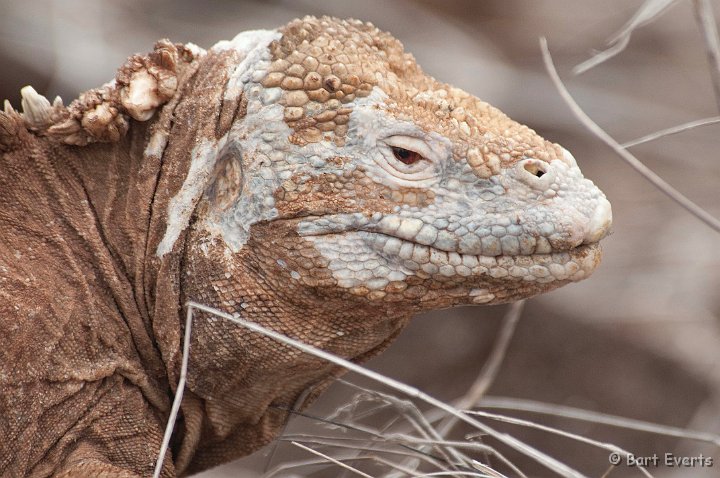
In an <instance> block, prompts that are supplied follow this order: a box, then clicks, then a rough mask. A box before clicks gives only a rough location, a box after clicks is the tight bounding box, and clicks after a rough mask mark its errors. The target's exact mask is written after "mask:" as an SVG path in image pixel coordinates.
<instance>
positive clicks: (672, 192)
mask: <svg viewBox="0 0 720 478" xmlns="http://www.w3.org/2000/svg"><path fill="white" fill-rule="evenodd" d="M540 48H541V50H542V55H543V60H544V61H545V67H546V68H547V71H548V73H549V74H550V77H551V78H552V80H553V82H554V83H555V87H556V88H557V90H558V92H559V93H560V95H561V96H562V98H563V99H564V100H565V102H566V103H567V105H568V106H569V107H570V109H571V110H572V112H573V114H574V115H575V117H577V118H578V120H580V122H581V123H582V124H583V125H584V126H585V127H586V128H588V129H589V130H590V132H592V133H593V134H594V135H595V136H597V137H598V138H599V139H600V140H602V141H603V142H604V143H605V144H607V145H608V146H610V147H611V148H612V149H613V150H614V151H615V152H616V153H617V154H618V155H619V156H620V157H621V158H622V159H623V160H625V162H626V163H628V164H629V165H630V166H631V167H632V168H633V169H635V170H636V171H637V172H638V173H640V174H641V175H642V176H643V177H644V178H645V179H647V180H648V181H649V182H650V183H651V184H652V185H654V186H655V187H656V188H658V189H659V190H660V191H662V192H663V193H665V194H666V195H667V196H668V197H670V198H671V199H672V200H673V201H675V202H676V203H678V204H679V205H680V206H682V207H683V208H685V209H686V210H687V211H688V212H690V213H691V214H692V215H693V216H695V217H697V218H698V219H700V220H701V221H702V222H704V223H705V224H707V225H708V226H710V227H711V228H712V229H714V230H715V231H716V232H720V220H718V219H717V218H715V217H713V216H712V215H711V214H710V213H708V212H707V211H705V210H704V209H703V208H701V207H700V206H698V205H697V204H695V203H694V202H692V201H691V200H690V199H688V198H687V197H685V196H684V195H683V194H682V193H680V192H679V191H678V190H676V189H675V188H673V187H672V186H671V185H670V184H668V183H667V182H666V181H665V180H664V179H662V178H661V177H660V176H658V175H657V174H655V172H654V171H652V170H651V169H650V168H648V167H647V166H645V165H644V164H643V163H642V162H641V161H640V160H639V159H637V158H636V157H635V156H634V155H633V154H631V153H630V152H629V151H627V150H626V149H625V148H623V147H622V145H621V144H620V143H618V142H617V141H615V139H614V138H613V137H612V136H610V135H609V134H608V133H607V132H605V130H603V129H602V128H601V127H600V126H598V124H597V123H595V122H594V121H593V120H592V119H591V118H590V117H589V116H588V115H587V114H586V113H585V112H584V111H583V110H582V108H580V105H578V104H577V102H576V101H575V99H574V98H573V97H572V95H571V94H570V92H568V90H567V88H566V87H565V84H564V83H563V82H562V80H561V79H560V76H559V75H558V72H557V70H556V69H555V65H554V63H553V60H552V56H551V55H550V51H549V50H548V46H547V40H546V39H545V38H544V37H543V38H540Z"/></svg>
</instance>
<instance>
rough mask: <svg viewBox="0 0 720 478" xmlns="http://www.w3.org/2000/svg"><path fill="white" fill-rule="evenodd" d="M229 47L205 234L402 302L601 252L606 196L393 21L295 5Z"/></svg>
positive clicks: (479, 296)
mask: <svg viewBox="0 0 720 478" xmlns="http://www.w3.org/2000/svg"><path fill="white" fill-rule="evenodd" d="M232 49H239V50H243V51H244V52H245V54H246V56H245V60H244V61H243V62H242V63H241V64H240V65H239V66H237V68H236V70H235V71H233V73H232V76H231V79H230V81H229V83H228V88H227V90H226V93H225V95H226V97H227V95H228V94H231V95H240V96H241V98H242V100H241V106H240V107H239V110H240V111H241V113H240V114H238V115H237V117H236V118H235V120H234V123H233V125H232V128H231V129H230V131H229V133H228V134H227V138H225V143H224V146H222V147H220V146H218V147H217V148H218V149H217V156H218V157H219V158H221V159H219V161H218V163H217V165H216V168H215V171H216V178H217V179H216V180H215V184H214V186H213V187H211V188H210V189H209V193H208V194H207V195H206V196H205V199H204V200H203V201H204V202H203V204H204V205H203V212H204V214H202V215H201V216H199V217H202V220H201V221H199V222H198V223H197V224H196V228H197V230H198V231H201V232H202V237H201V238H200V239H199V242H201V243H204V244H206V246H205V247H207V245H208V244H215V245H216V246H217V245H221V248H222V249H223V250H224V251H225V257H232V256H233V255H236V254H239V253H241V251H242V250H243V249H247V248H253V249H257V247H258V246H259V247H260V248H261V249H262V252H261V253H260V254H259V255H258V254H255V257H256V259H257V260H262V257H260V256H266V257H265V262H266V263H269V264H268V266H269V267H271V268H272V269H273V274H274V275H276V276H277V277H279V278H281V279H280V284H281V287H282V288H287V287H289V286H290V285H292V288H293V290H297V289H298V288H302V289H308V290H312V291H313V293H317V294H320V295H328V296H329V295H338V294H339V295H346V296H352V297H353V298H355V299H358V300H360V301H365V302H367V303H392V304H396V305H397V306H402V307H405V308H407V309H408V310H409V309H412V310H413V311H417V310H420V309H430V308H438V307H445V306H450V305H455V304H466V303H485V304H490V303H501V302H507V301H511V300H517V299H521V298H524V297H529V296H532V295H535V294H538V293H541V292H545V291H548V290H551V289H553V288H556V287H558V286H560V285H563V284H566V283H568V282H571V281H577V280H581V279H584V278H586V277H587V276H589V275H590V273H591V272H592V271H593V270H594V269H595V268H596V266H597V265H598V263H599V260H600V247H599V245H598V241H599V240H600V239H602V238H603V237H604V236H605V235H606V234H607V233H608V230H609V227H610V223H611V210H610V204H609V202H608V201H607V200H606V199H605V196H604V194H603V193H602V192H601V191H600V190H599V189H598V188H597V187H595V185H593V183H592V182H591V181H589V180H587V179H585V178H584V177H583V175H582V173H581V172H580V169H579V168H578V166H577V164H576V162H575V160H574V159H573V157H572V155H571V154H570V153H569V152H568V151H566V150H565V149H563V148H562V147H561V146H559V145H557V144H554V143H551V142H549V141H546V140H544V139H543V138H542V137H540V136H539V135H537V134H536V133H535V132H534V131H533V130H531V129H529V128H528V127H526V126H524V125H521V124H519V123H516V122H515V121H513V120H511V119H510V118H508V117H507V116H506V115H505V114H503V113H502V112H500V111H499V110H498V109H496V108H494V107H492V106H490V105H488V104H487V103H485V102H483V101H481V100H479V99H478V98H476V97H474V96H472V95H470V94H468V93H466V92H464V91H462V90H460V89H458V88H455V87H452V86H450V85H448V84H445V83H441V82H439V81H437V80H435V79H434V78H432V77H430V76H428V75H426V74H425V73H423V71H422V70H421V69H420V67H419V66H418V65H417V64H416V62H415V60H414V58H413V57H412V55H410V54H408V53H405V52H404V51H403V47H402V45H401V43H400V42H399V41H398V40H396V39H395V38H393V37H392V36H391V35H389V34H387V33H384V32H381V31H379V30H378V29H376V28H375V27H374V26H372V25H370V24H367V23H362V22H359V21H341V20H336V19H331V18H325V17H323V18H320V19H316V18H312V17H308V18H304V19H302V20H296V21H293V22H291V23H290V24H288V25H287V26H285V27H284V28H282V29H280V30H279V31H277V32H249V33H245V34H241V35H239V36H238V37H237V38H235V39H234V40H233V41H232V42H223V43H221V44H218V45H216V46H215V47H214V50H232ZM211 51H212V50H211ZM228 92H229V93H228ZM233 185H235V186H233ZM240 190H241V192H240Z"/></svg>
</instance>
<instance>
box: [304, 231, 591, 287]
mask: <svg viewBox="0 0 720 478" xmlns="http://www.w3.org/2000/svg"><path fill="white" fill-rule="evenodd" d="M326 236H345V237H346V238H353V239H355V242H356V243H357V241H361V242H362V244H363V245H364V247H365V248H366V250H372V251H374V253H376V254H377V255H378V256H380V257H381V258H382V259H384V261H386V262H387V263H394V264H398V265H399V266H400V267H401V268H402V269H405V270H407V272H406V273H405V274H406V275H407V274H414V275H419V276H427V277H430V276H433V277H437V276H445V277H477V276H490V277H492V278H493V279H504V278H509V279H513V278H514V279H516V280H524V281H534V282H537V283H548V282H555V281H562V280H572V281H579V280H582V279H584V278H586V277H588V276H589V275H590V274H591V273H592V272H593V270H595V268H596V267H597V266H598V265H599V263H600V258H601V255H602V249H601V247H600V244H599V243H592V244H581V245H578V246H576V247H573V248H570V249H568V250H562V251H551V252H548V253H531V254H515V255H513V254H499V255H496V256H486V255H481V254H464V253H460V252H457V251H445V250H441V249H438V248H436V247H432V246H426V245H423V244H420V243H417V242H414V241H410V240H406V239H402V238H399V237H397V236H391V235H388V234H385V233H380V232H371V231H365V230H349V231H343V232H325V233H321V234H306V235H305V237H309V238H313V239H320V238H322V237H326ZM330 241H333V242H336V243H337V245H338V248H339V249H342V248H343V246H340V243H341V241H339V240H338V241H334V240H333V239H330ZM324 242H325V241H324ZM351 244H352V243H351ZM325 245H326V246H330V247H332V248H335V245H330V244H328V243H327V242H326V243H325ZM351 247H352V246H351ZM361 247H362V246H361Z"/></svg>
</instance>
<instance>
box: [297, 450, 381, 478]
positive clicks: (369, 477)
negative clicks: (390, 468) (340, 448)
mask: <svg viewBox="0 0 720 478" xmlns="http://www.w3.org/2000/svg"><path fill="white" fill-rule="evenodd" d="M290 443H292V444H293V445H295V446H296V447H298V448H300V449H302V450H305V451H307V452H309V453H312V454H314V455H317V456H319V457H321V458H323V459H325V460H327V461H328V462H330V463H334V464H336V465H337V466H339V467H341V468H343V469H345V470H348V471H351V472H353V473H355V474H356V475H358V476H363V477H365V478H373V477H372V476H371V475H368V474H367V473H363V472H362V471H360V470H358V469H357V468H353V467H352V466H350V465H348V464H346V463H343V462H342V461H340V460H336V459H335V458H333V457H331V456H328V455H326V454H324V453H322V452H319V451H317V450H313V449H312V448H310V447H308V446H305V445H303V444H302V443H298V442H296V441H293V442H290Z"/></svg>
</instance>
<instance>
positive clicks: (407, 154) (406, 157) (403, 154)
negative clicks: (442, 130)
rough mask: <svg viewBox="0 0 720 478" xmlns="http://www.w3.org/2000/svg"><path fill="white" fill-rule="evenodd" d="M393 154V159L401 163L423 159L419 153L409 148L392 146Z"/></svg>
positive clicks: (413, 162) (408, 163) (410, 162)
mask: <svg viewBox="0 0 720 478" xmlns="http://www.w3.org/2000/svg"><path fill="white" fill-rule="evenodd" d="M392 152H393V155H395V159H397V160H398V161H400V162H401V163H403V164H407V165H410V164H415V163H417V162H418V161H422V160H423V159H425V158H424V157H423V156H422V155H421V154H420V153H416V152H415V151H411V150H409V149H405V148H400V147H398V146H393V147H392Z"/></svg>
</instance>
